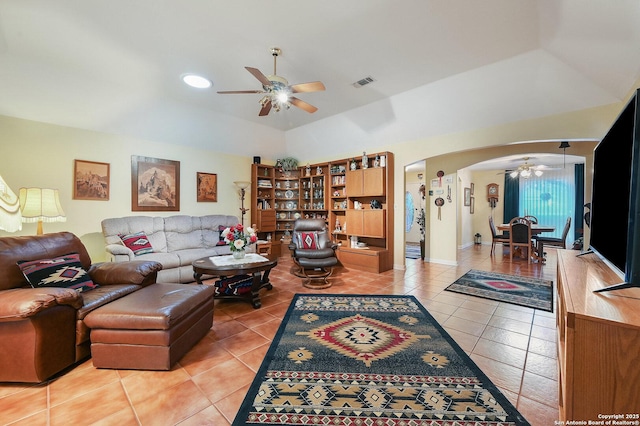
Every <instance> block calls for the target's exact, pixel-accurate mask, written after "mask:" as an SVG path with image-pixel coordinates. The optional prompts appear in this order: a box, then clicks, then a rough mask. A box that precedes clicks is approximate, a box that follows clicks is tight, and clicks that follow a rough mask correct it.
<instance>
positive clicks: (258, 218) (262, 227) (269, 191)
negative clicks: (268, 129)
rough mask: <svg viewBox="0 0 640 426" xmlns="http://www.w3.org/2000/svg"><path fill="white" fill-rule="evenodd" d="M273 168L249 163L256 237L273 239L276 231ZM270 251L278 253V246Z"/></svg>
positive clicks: (252, 221) (252, 212)
mask: <svg viewBox="0 0 640 426" xmlns="http://www.w3.org/2000/svg"><path fill="white" fill-rule="evenodd" d="M275 202H276V201H275V168H274V167H273V166H266V165H263V164H252V165H251V204H250V206H251V207H250V212H251V224H252V225H256V228H258V239H260V240H266V241H273V240H274V238H275V231H276V208H275ZM272 253H274V254H275V255H276V256H279V255H280V250H279V248H277V247H275V248H272Z"/></svg>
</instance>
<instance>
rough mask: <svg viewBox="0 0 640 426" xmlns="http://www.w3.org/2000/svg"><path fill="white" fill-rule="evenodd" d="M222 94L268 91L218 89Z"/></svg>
mask: <svg viewBox="0 0 640 426" xmlns="http://www.w3.org/2000/svg"><path fill="white" fill-rule="evenodd" d="M218 93H219V94H221V95H237V94H245V93H251V94H253V93H267V92H265V91H264V90H221V91H218Z"/></svg>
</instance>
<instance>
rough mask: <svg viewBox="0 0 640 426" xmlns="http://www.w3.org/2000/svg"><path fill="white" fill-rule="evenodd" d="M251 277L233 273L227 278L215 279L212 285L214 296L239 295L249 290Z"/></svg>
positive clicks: (251, 281)
mask: <svg viewBox="0 0 640 426" xmlns="http://www.w3.org/2000/svg"><path fill="white" fill-rule="evenodd" d="M252 283H253V277H252V276H251V275H234V276H233V277H229V278H221V279H219V280H217V281H216V282H215V283H214V284H213V286H214V287H215V289H216V291H215V293H214V295H215V296H240V295H242V294H247V293H249V292H250V291H251V284H252Z"/></svg>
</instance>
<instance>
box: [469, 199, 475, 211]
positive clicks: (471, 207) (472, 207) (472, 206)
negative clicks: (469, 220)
mask: <svg viewBox="0 0 640 426" xmlns="http://www.w3.org/2000/svg"><path fill="white" fill-rule="evenodd" d="M475 210H476V197H471V200H470V204H469V213H471V214H473V213H475Z"/></svg>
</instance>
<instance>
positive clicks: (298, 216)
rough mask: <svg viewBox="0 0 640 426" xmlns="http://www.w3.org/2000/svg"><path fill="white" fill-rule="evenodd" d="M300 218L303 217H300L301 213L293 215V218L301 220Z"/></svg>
mask: <svg viewBox="0 0 640 426" xmlns="http://www.w3.org/2000/svg"><path fill="white" fill-rule="evenodd" d="M300 216H301V215H300V213H295V214H294V215H293V217H295V218H296V219H300Z"/></svg>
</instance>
